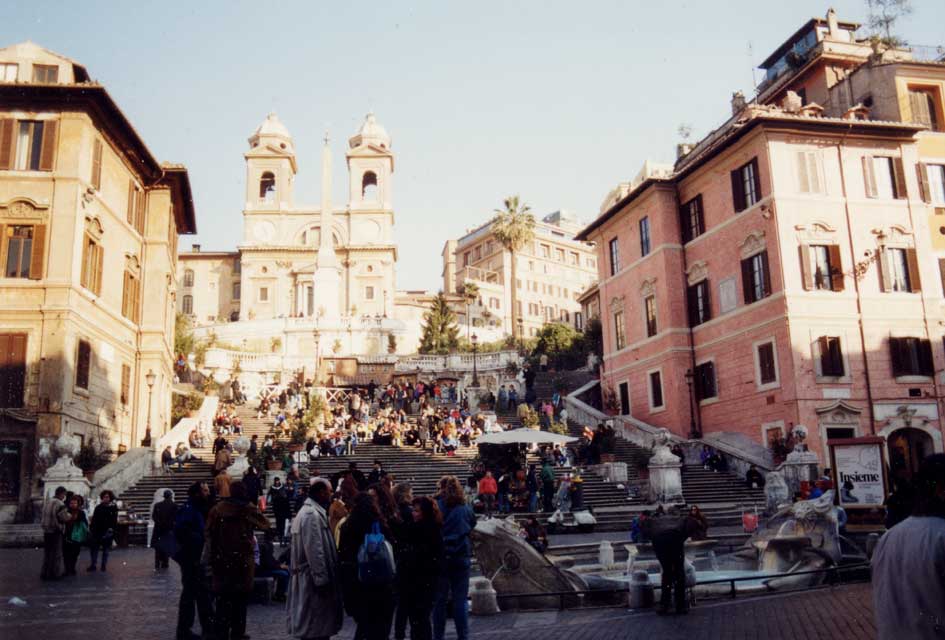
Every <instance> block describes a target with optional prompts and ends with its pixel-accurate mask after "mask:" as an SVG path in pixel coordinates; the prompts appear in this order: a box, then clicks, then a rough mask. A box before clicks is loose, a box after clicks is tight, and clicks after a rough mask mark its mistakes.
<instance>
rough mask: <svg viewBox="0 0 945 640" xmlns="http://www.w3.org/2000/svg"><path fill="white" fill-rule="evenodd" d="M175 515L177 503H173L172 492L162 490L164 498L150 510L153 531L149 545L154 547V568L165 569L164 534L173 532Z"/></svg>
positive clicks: (167, 564) (166, 565) (168, 534)
mask: <svg viewBox="0 0 945 640" xmlns="http://www.w3.org/2000/svg"><path fill="white" fill-rule="evenodd" d="M176 515H177V505H176V504H174V492H173V491H171V490H170V489H166V490H165V491H164V500H162V501H161V502H158V503H157V504H156V505H154V509H152V510H151V520H153V521H154V532H153V533H152V534H151V546H152V547H154V569H155V570H158V569H167V568H168V566H169V560H168V557H167V553H165V552H164V550H163V549H166V548H167V546H166V545H165V540H164V537H165V536H170V535H172V534H173V532H174V517H175V516H176Z"/></svg>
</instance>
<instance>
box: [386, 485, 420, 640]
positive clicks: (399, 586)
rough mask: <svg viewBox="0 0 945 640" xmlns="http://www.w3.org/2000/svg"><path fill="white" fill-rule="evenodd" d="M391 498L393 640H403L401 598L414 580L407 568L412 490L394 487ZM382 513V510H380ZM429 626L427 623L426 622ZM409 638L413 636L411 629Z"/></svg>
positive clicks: (405, 615)
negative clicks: (394, 573) (394, 564)
mask: <svg viewBox="0 0 945 640" xmlns="http://www.w3.org/2000/svg"><path fill="white" fill-rule="evenodd" d="M392 493H393V498H394V502H395V503H396V506H397V512H398V517H397V519H396V520H395V521H393V522H391V521H388V524H389V525H390V527H391V529H393V531H394V539H395V540H396V542H397V546H396V547H394V560H396V562H397V580H396V588H395V591H396V594H397V611H396V613H395V615H394V639H395V640H404V638H406V637H407V621H408V620H409V616H410V610H409V607H408V605H407V602H406V601H405V600H404V598H403V593H404V592H405V591H406V590H407V589H409V588H410V584H409V583H410V582H412V581H413V580H415V579H416V576H415V575H413V574H412V573H411V571H410V568H409V566H408V565H409V561H408V556H409V555H410V553H411V549H410V546H409V545H410V538H411V535H412V529H413V521H414V520H413V488H412V487H411V486H410V484H409V483H407V482H401V483H398V484H396V485H394V489H393V492H392ZM382 511H383V510H382ZM427 624H429V621H428V622H427ZM410 635H411V637H413V636H414V635H415V633H414V631H413V627H411V631H410Z"/></svg>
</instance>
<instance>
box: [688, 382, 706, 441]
mask: <svg viewBox="0 0 945 640" xmlns="http://www.w3.org/2000/svg"><path fill="white" fill-rule="evenodd" d="M684 376H685V378H686V386H687V387H688V388H689V437H690V438H701V437H702V434H701V433H700V432H699V430H698V429H697V428H696V405H695V402H694V399H693V395H692V382H693V379H694V378H695V375H694V374H693V373H692V369H686V373H685V374H684Z"/></svg>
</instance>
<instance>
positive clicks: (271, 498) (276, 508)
mask: <svg viewBox="0 0 945 640" xmlns="http://www.w3.org/2000/svg"><path fill="white" fill-rule="evenodd" d="M266 501H267V502H268V503H269V504H270V505H272V513H273V514H274V515H275V516H276V535H277V536H279V540H280V541H281V542H282V544H285V523H286V522H287V521H288V520H289V518H291V517H292V502H291V499H290V498H289V493H288V491H286V488H285V485H283V484H282V480H280V479H279V476H276V477H275V478H274V479H273V481H272V486H271V487H269V493H268V494H267V496H266Z"/></svg>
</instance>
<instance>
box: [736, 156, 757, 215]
mask: <svg viewBox="0 0 945 640" xmlns="http://www.w3.org/2000/svg"><path fill="white" fill-rule="evenodd" d="M759 200H761V178H760V177H759V176H758V159H757V158H752V160H751V162H749V163H747V164H744V165H742V166H740V167H739V168H738V169H735V171H733V172H732V202H733V204H734V206H735V213H738V212H740V211H744V210H745V209H748V208H750V207H752V206H753V205H754V204H755V203H756V202H758V201H759Z"/></svg>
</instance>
